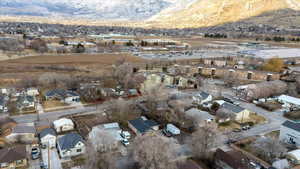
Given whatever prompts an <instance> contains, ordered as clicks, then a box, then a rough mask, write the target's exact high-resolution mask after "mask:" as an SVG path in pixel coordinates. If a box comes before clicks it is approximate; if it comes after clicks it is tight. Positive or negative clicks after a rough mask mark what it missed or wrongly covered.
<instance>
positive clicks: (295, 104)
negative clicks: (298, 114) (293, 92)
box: [277, 95, 300, 110]
mask: <svg viewBox="0 0 300 169" xmlns="http://www.w3.org/2000/svg"><path fill="white" fill-rule="evenodd" d="M277 100H278V102H280V103H282V104H283V107H285V108H288V109H297V110H298V109H300V99H299V98H296V97H292V96H287V95H281V96H279V97H278V99H277Z"/></svg>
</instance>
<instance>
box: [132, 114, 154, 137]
mask: <svg viewBox="0 0 300 169" xmlns="http://www.w3.org/2000/svg"><path fill="white" fill-rule="evenodd" d="M128 127H129V128H130V129H131V130H132V131H133V132H134V133H135V134H136V135H143V134H145V133H147V132H149V131H157V130H159V124H158V123H157V122H155V121H153V120H148V119H147V118H146V117H144V116H142V117H139V118H137V119H134V120H129V121H128Z"/></svg>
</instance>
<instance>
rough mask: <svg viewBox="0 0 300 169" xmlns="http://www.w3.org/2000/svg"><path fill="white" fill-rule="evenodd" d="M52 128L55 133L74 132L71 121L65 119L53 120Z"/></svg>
mask: <svg viewBox="0 0 300 169" xmlns="http://www.w3.org/2000/svg"><path fill="white" fill-rule="evenodd" d="M53 126H54V129H55V131H56V132H57V133H60V132H65V131H71V130H74V123H73V121H72V120H71V119H67V118H62V119H58V120H55V121H54V122H53Z"/></svg>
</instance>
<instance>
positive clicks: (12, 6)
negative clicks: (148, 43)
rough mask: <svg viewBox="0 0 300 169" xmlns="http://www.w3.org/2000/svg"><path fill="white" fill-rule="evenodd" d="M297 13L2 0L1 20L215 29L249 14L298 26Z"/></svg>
mask: <svg viewBox="0 0 300 169" xmlns="http://www.w3.org/2000/svg"><path fill="white" fill-rule="evenodd" d="M282 11H284V12H282ZM298 11H300V0H30V1H28V0H0V20H9V21H12V20H14V19H13V18H12V17H16V19H17V20H18V21H20V20H26V21H28V20H29V21H30V20H31V19H32V18H34V19H36V17H38V19H37V20H38V21H40V22H47V20H49V21H48V22H51V23H53V22H55V20H57V22H58V23H67V24H92V25H115V26H134V27H147V28H150V27H151V28H152V27H154V28H189V27H192V28H195V27H211V26H216V25H223V24H226V23H234V22H239V21H244V20H247V19H250V18H251V19H252V18H254V20H251V22H250V21H249V20H248V21H247V23H251V24H256V23H257V24H273V25H278V26H285V27H289V26H291V25H289V23H290V22H292V21H293V20H295V19H296V20H297V22H293V24H296V23H299V22H298V20H299V12H298ZM1 16H2V17H1ZM19 16H27V18H20V17H19ZM28 16H29V17H31V18H29V19H28ZM258 16H259V17H258ZM260 16H263V18H261V17H260ZM281 16H283V17H284V19H282V18H280V17H281ZM5 17H7V18H9V19H7V18H5ZM18 17H19V18H18ZM61 18H62V20H60V19H61ZM66 18H67V19H66ZM286 19H288V21H290V22H287V21H286ZM33 21H35V20H33ZM283 23H287V24H283ZM296 26H297V24H296Z"/></svg>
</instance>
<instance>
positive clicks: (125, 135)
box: [120, 131, 131, 140]
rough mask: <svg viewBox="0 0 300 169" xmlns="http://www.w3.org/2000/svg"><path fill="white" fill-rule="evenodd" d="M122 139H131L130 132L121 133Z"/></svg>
mask: <svg viewBox="0 0 300 169" xmlns="http://www.w3.org/2000/svg"><path fill="white" fill-rule="evenodd" d="M120 135H121V137H122V138H124V139H127V140H128V139H130V137H131V134H130V133H129V132H128V131H121V134H120Z"/></svg>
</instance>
